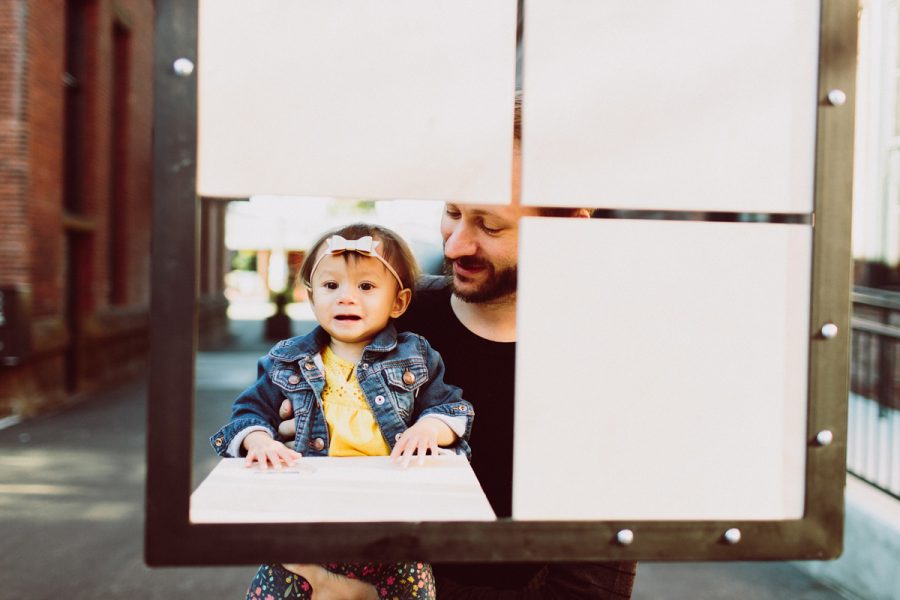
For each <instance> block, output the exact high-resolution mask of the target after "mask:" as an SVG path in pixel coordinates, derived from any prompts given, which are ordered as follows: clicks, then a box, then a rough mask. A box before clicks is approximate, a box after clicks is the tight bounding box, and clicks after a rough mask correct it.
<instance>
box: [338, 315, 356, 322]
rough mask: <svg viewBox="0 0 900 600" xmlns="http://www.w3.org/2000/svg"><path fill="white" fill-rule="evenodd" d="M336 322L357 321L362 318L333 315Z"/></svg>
mask: <svg viewBox="0 0 900 600" xmlns="http://www.w3.org/2000/svg"><path fill="white" fill-rule="evenodd" d="M334 318H335V319H337V320H338V321H359V320H360V319H361V318H362V317H360V316H359V315H335V317H334Z"/></svg>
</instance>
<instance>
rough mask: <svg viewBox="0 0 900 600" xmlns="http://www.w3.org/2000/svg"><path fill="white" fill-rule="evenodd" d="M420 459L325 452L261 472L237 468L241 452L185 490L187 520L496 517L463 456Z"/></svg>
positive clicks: (387, 519)
mask: <svg viewBox="0 0 900 600" xmlns="http://www.w3.org/2000/svg"><path fill="white" fill-rule="evenodd" d="M425 461H426V462H425V464H424V465H423V466H418V465H413V466H410V467H409V468H408V469H403V468H401V467H398V466H397V465H395V464H392V463H391V460H390V458H388V457H387V456H350V457H342V458H335V457H328V456H325V457H317V458H304V459H302V460H301V461H300V462H299V463H298V464H297V466H295V467H291V468H287V469H283V470H281V471H275V470H273V469H270V470H268V471H260V470H259V469H255V468H254V469H246V468H244V459H243V458H226V459H223V460H222V461H221V462H220V463H219V464H218V465H217V466H216V468H215V469H213V471H212V473H210V474H209V476H208V477H207V478H206V479H205V480H204V481H203V483H201V484H200V486H199V487H198V488H197V490H196V491H195V492H194V493H193V494H191V522H193V523H292V522H307V523H310V522H311V523H316V522H342V521H357V522H366V521H493V520H494V519H496V517H495V516H494V511H493V510H491V505H490V503H488V500H487V497H486V496H485V495H484V492H483V491H482V490H481V486H480V485H479V484H478V479H476V477H475V473H474V471H472V467H471V466H470V465H469V461H468V460H466V458H465V457H462V456H455V455H454V456H437V457H433V456H429V457H426V459H425ZM363 498H364V499H365V500H362V499H363ZM279 500H280V501H279Z"/></svg>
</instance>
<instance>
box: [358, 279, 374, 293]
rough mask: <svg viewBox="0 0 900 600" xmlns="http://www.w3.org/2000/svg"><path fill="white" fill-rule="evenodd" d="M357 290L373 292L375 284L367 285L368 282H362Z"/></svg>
mask: <svg viewBox="0 0 900 600" xmlns="http://www.w3.org/2000/svg"><path fill="white" fill-rule="evenodd" d="M359 289H361V290H362V291H364V292H368V291H370V290H374V289H375V284H374V283H369V282H368V281H364V282H362V283H361V284H359Z"/></svg>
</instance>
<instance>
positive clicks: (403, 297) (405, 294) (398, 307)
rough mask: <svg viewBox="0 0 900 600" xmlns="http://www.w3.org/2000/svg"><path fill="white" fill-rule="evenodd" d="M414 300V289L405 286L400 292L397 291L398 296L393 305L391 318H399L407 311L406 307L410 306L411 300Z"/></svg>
mask: <svg viewBox="0 0 900 600" xmlns="http://www.w3.org/2000/svg"><path fill="white" fill-rule="evenodd" d="M410 300H412V290H411V289H409V288H403V289H402V290H400V291H399V292H397V297H396V298H394V305H393V306H392V307H391V318H392V319H397V318H399V317H400V315H402V314H403V313H405V312H406V309H407V308H409V301H410Z"/></svg>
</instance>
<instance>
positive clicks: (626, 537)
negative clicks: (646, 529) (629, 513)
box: [616, 529, 634, 546]
mask: <svg viewBox="0 0 900 600" xmlns="http://www.w3.org/2000/svg"><path fill="white" fill-rule="evenodd" d="M616 541H617V542H619V544H621V545H622V546H628V545H630V544H631V542H633V541H634V532H633V531H632V530H630V529H621V530H619V532H618V533H616Z"/></svg>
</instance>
